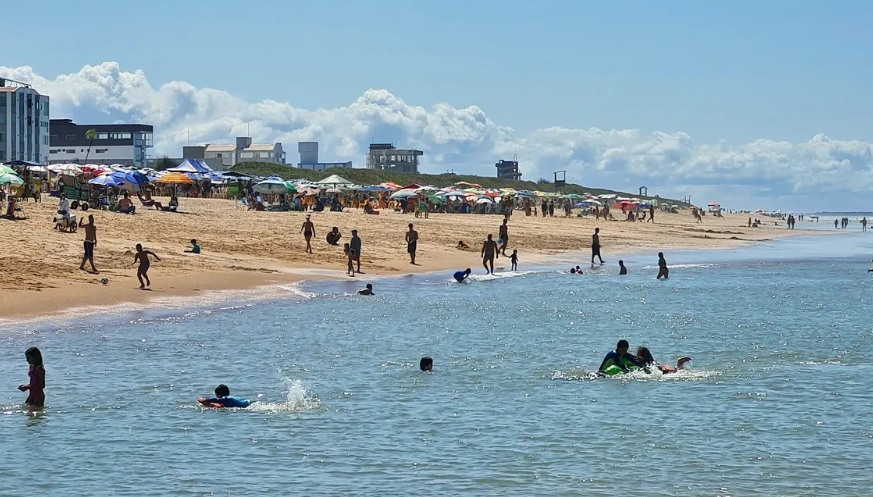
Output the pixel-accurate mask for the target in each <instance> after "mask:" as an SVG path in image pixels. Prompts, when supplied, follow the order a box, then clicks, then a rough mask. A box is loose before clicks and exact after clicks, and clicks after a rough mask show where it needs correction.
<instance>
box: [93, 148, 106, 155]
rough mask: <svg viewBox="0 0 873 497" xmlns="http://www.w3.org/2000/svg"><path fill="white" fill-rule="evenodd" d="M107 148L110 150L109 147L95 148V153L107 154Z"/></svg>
mask: <svg viewBox="0 0 873 497" xmlns="http://www.w3.org/2000/svg"><path fill="white" fill-rule="evenodd" d="M107 150H109V149H108V148H98V149H96V150H94V153H95V154H105V153H106V151H107Z"/></svg>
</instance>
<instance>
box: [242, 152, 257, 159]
mask: <svg viewBox="0 0 873 497" xmlns="http://www.w3.org/2000/svg"><path fill="white" fill-rule="evenodd" d="M239 158H240V159H254V158H255V154H254V152H243V153H241V154H239Z"/></svg>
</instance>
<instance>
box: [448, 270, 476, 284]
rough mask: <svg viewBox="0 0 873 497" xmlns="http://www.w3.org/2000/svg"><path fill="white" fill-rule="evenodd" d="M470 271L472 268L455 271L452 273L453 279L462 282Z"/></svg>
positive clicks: (468, 275)
mask: <svg viewBox="0 0 873 497" xmlns="http://www.w3.org/2000/svg"><path fill="white" fill-rule="evenodd" d="M472 272H473V270H472V269H470V268H467V269H465V270H463V271H455V274H453V275H452V277H453V278H455V281H457V282H458V283H463V282H464V280H466V279H467V278H469V277H470V273H472Z"/></svg>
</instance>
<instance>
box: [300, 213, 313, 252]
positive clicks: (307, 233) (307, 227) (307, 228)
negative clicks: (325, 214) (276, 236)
mask: <svg viewBox="0 0 873 497" xmlns="http://www.w3.org/2000/svg"><path fill="white" fill-rule="evenodd" d="M300 232H301V233H303V238H305V239H306V253H308V254H311V253H312V243H311V242H312V237H313V236H315V225H314V224H312V221H310V219H309V214H307V215H306V221H303V226H301V227H300Z"/></svg>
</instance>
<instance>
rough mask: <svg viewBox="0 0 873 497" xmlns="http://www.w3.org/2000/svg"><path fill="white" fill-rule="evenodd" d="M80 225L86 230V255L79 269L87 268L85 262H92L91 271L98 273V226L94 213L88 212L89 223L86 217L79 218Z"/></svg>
mask: <svg viewBox="0 0 873 497" xmlns="http://www.w3.org/2000/svg"><path fill="white" fill-rule="evenodd" d="M79 227H80V228H82V229H84V230H85V242H84V245H85V255H83V256H82V264H79V269H80V270H82V271H84V270H85V263H86V262H90V263H91V272H92V273H94V274H97V273H98V271H97V268H96V267H94V247H95V246H97V226H95V225H94V214H88V224H85V220H84V219H80V220H79Z"/></svg>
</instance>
